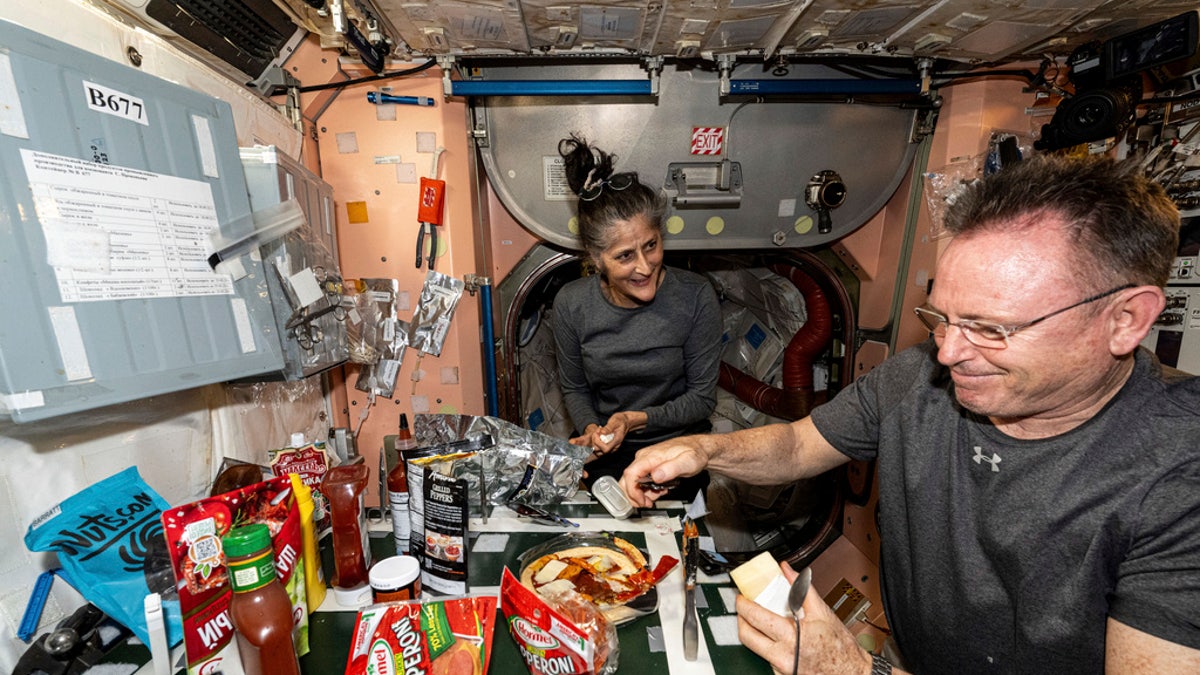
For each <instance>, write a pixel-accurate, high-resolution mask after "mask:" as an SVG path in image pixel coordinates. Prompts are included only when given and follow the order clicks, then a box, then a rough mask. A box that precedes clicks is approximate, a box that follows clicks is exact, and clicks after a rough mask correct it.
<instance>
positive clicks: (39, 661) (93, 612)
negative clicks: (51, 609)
mask: <svg viewBox="0 0 1200 675" xmlns="http://www.w3.org/2000/svg"><path fill="white" fill-rule="evenodd" d="M102 625H108V626H111V627H112V628H113V629H114V630H109V631H101V630H99V628H100V627H101V626H102ZM106 635H107V639H105V636H106ZM130 635H132V632H131V631H130V630H129V629H128V628H126V627H125V626H123V625H122V624H119V623H117V622H116V621H113V620H112V619H110V618H109V617H108V615H107V614H105V613H104V612H103V611H101V610H100V608H98V607H96V606H95V605H93V604H91V603H88V604H85V605H84V606H82V607H80V608H79V609H77V610H75V613H74V614H72V615H71V616H69V617H67V618H66V619H64V620H63V621H62V623H60V624H59V625H58V627H57V628H55V629H54V630H52V631H50V632H49V633H46V634H44V635H42V636H41V637H39V638H38V639H37V641H36V642H34V643H33V645H32V646H30V647H29V649H27V650H25V653H24V654H22V655H21V659H20V660H19V661H17V665H16V668H15V669H14V670H13V675H41V674H43V673H44V674H45V675H76V673H83V672H85V671H87V670H88V669H90V668H91V667H92V666H94V665H95V664H97V663H99V662H100V661H101V660H102V659H103V658H104V655H105V654H106V653H108V652H109V651H110V650H112V648H113V647H115V646H116V645H118V644H120V643H121V642H124V641H125V639H126V638H128V637H129V636H130Z"/></svg>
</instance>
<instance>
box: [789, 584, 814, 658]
mask: <svg viewBox="0 0 1200 675" xmlns="http://www.w3.org/2000/svg"><path fill="white" fill-rule="evenodd" d="M811 585H812V569H811V568H808V567H805V568H804V569H802V570H800V574H799V575H797V576H796V580H795V581H793V582H792V587H791V588H790V589H789V590H788V611H790V612H791V613H792V618H794V619H795V620H796V656H795V658H794V659H793V660H792V675H796V674H797V673H799V672H800V619H803V618H804V596H806V595H808V587H809V586H811Z"/></svg>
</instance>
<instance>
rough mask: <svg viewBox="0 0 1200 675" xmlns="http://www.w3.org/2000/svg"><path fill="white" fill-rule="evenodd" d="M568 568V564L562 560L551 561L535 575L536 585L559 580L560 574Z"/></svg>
mask: <svg viewBox="0 0 1200 675" xmlns="http://www.w3.org/2000/svg"><path fill="white" fill-rule="evenodd" d="M566 568H567V563H565V562H563V561H561V560H551V561H549V562H547V563H546V564H545V565H544V566H543V567H542V569H540V570H538V571H537V574H535V575H533V582H534V583H536V584H539V585H540V584H548V583H550V582H551V581H554V580H555V579H557V578H558V573H559V572H562V571H563V570H565V569H566Z"/></svg>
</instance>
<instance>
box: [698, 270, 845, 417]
mask: <svg viewBox="0 0 1200 675" xmlns="http://www.w3.org/2000/svg"><path fill="white" fill-rule="evenodd" d="M770 269H771V271H773V272H775V273H776V274H778V275H780V276H782V277H784V278H786V279H787V280H789V281H791V282H792V284H794V285H795V286H796V288H797V289H799V291H800V293H801V294H802V295H803V296H804V302H805V305H806V306H807V308H808V320H807V321H805V323H804V325H803V326H801V327H800V330H798V331H796V334H795V335H793V336H792V339H791V341H790V342H788V346H787V349H785V350H784V353H783V388H781V389H780V388H776V387H772V386H771V385H769V384H767V383H765V382H763V381H761V380H759V379H757V378H755V377H753V376H751V375H748V374H746V373H744V372H742V371H740V370H738V369H736V368H734V367H733V366H731V365H729V364H727V363H724V362H722V363H721V371H720V379H719V380H718V384H719V385H720V386H721V388H722V389H725V390H726V391H729V392H732V393H733V395H734V396H736V397H737V398H738V400H741V401H744V402H746V403H748V404H749V405H750V406H752V407H753V408H754V409H755V410H760V411H762V412H765V413H767V414H768V415H772V416H774V417H779V418H782V419H786V420H798V419H800V418H802V417H804V416H805V415H807V414H808V413H809V411H810V410H812V407H813V402H814V400H815V399H816V394H815V392H814V391H813V372H812V366H813V361H814V360H816V357H817V356H819V355H820V354H821V352H822V351H824V349H825V347H826V345H828V344H829V341H830V340H831V339H832V337H833V313H832V312H831V311H830V309H829V300H828V299H826V297H825V293H824V291H822V290H821V287H820V286H818V285H817V283H816V282H815V281H813V279H812V277H810V276H808V275H807V274H805V273H804V272H801V271H800V269H799V268H797V267H794V266H792V265H784V264H775V265H771V267H770Z"/></svg>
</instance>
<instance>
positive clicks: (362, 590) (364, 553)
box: [321, 464, 371, 607]
mask: <svg viewBox="0 0 1200 675" xmlns="http://www.w3.org/2000/svg"><path fill="white" fill-rule="evenodd" d="M368 474H369V471H368V470H367V465H366V464H343V465H342V466H335V467H333V468H332V469H330V470H329V473H326V474H325V480H324V481H322V483H321V492H323V493H325V499H326V500H328V501H329V510H330V519H331V524H332V527H333V563H334V569H333V579H332V582H333V597H334V598H335V599H336V600H337V602H338V604H340V605H342V606H343V607H360V606H362V605H366V604H370V602H371V587H370V586H368V585H367V568H368V567H370V565H371V546H370V542H369V541H368V539H367V528H366V527H365V522H364V519H363V496H364V493H365V492H366V489H367V477H368Z"/></svg>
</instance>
